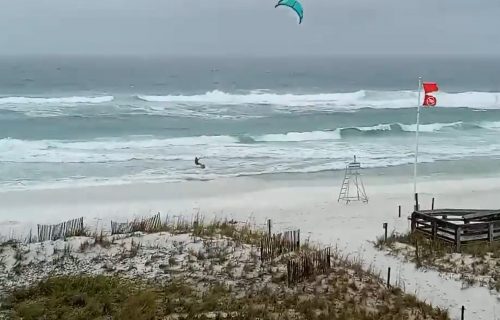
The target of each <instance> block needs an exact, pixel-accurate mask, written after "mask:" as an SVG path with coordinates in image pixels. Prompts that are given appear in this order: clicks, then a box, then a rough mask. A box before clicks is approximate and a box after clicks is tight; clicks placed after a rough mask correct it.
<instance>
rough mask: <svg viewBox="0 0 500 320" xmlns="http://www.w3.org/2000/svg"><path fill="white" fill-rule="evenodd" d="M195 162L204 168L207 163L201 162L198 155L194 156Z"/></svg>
mask: <svg viewBox="0 0 500 320" xmlns="http://www.w3.org/2000/svg"><path fill="white" fill-rule="evenodd" d="M194 164H195V165H197V166H200V167H201V168H202V169H205V165H204V164H203V163H201V162H200V158H198V157H195V158H194Z"/></svg>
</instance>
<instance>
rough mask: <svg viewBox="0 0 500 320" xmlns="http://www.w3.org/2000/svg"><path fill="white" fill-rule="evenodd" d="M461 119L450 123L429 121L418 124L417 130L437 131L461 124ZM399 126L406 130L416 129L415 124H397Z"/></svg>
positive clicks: (413, 130)
mask: <svg viewBox="0 0 500 320" xmlns="http://www.w3.org/2000/svg"><path fill="white" fill-rule="evenodd" d="M462 124H463V122H462V121H457V122H451V123H439V122H438V123H429V124H420V125H419V128H418V131H421V132H437V131H441V130H443V129H446V128H453V127H457V126H460V125H462ZM399 126H401V129H403V131H408V132H416V131H417V125H416V124H399Z"/></svg>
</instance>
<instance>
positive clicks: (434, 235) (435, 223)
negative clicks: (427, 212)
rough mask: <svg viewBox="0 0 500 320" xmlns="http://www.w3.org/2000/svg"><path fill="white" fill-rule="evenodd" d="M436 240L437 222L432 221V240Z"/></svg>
mask: <svg viewBox="0 0 500 320" xmlns="http://www.w3.org/2000/svg"><path fill="white" fill-rule="evenodd" d="M436 239H437V222H436V221H432V240H434V241H435V240H436Z"/></svg>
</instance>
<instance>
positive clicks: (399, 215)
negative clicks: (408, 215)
mask: <svg viewBox="0 0 500 320" xmlns="http://www.w3.org/2000/svg"><path fill="white" fill-rule="evenodd" d="M398 217H400V218H401V205H400V206H399V214H398Z"/></svg>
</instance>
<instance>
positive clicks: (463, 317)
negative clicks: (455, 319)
mask: <svg viewBox="0 0 500 320" xmlns="http://www.w3.org/2000/svg"><path fill="white" fill-rule="evenodd" d="M461 319H462V320H464V319H465V306H462V318H461Z"/></svg>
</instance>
